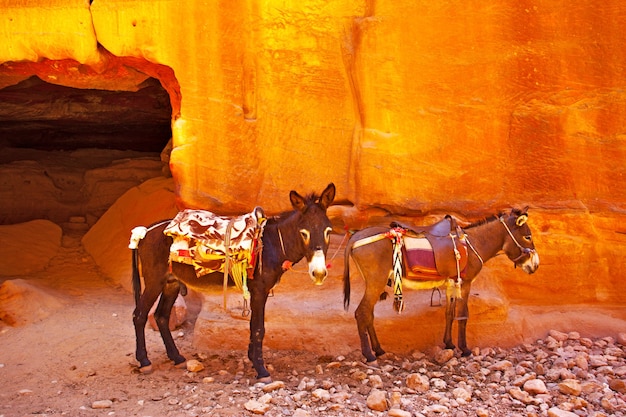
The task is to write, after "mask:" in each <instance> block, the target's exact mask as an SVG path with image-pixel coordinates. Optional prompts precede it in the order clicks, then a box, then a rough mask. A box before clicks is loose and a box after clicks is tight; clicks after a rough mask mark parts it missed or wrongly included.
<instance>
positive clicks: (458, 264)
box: [390, 215, 467, 281]
mask: <svg viewBox="0 0 626 417" xmlns="http://www.w3.org/2000/svg"><path fill="white" fill-rule="evenodd" d="M390 226H391V227H392V228H396V227H399V228H401V229H403V230H404V231H405V232H404V239H403V246H402V250H403V259H404V270H405V275H406V278H408V279H415V280H425V281H430V280H440V279H441V278H458V277H461V278H462V277H464V275H465V267H466V266H467V243H466V240H465V237H464V233H463V231H462V230H461V228H460V227H459V226H458V225H457V223H456V220H455V219H454V218H453V217H452V216H450V215H446V217H444V218H443V219H442V220H440V221H439V222H437V223H435V224H432V225H429V226H420V227H415V226H407V225H403V224H401V223H399V222H392V223H391V225H390ZM457 256H458V259H457Z"/></svg>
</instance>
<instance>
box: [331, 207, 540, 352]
mask: <svg viewBox="0 0 626 417" xmlns="http://www.w3.org/2000/svg"><path fill="white" fill-rule="evenodd" d="M527 220H528V207H526V208H525V209H523V210H516V209H513V210H511V212H510V213H508V214H499V215H497V216H494V217H492V218H489V219H487V220H482V221H479V222H476V223H473V224H471V225H469V226H467V227H466V228H465V229H460V228H459V229H460V230H461V231H462V232H464V234H465V240H466V242H467V246H468V247H469V249H470V250H468V251H467V258H466V259H467V264H466V267H465V271H464V276H463V277H462V279H461V277H460V275H459V277H458V279H459V280H460V283H459V284H460V291H454V290H452V288H451V287H450V286H456V285H457V284H456V282H455V279H457V276H456V275H454V276H443V277H439V278H440V279H438V280H436V281H431V282H419V283H418V282H415V283H416V284H419V285H420V286H419V287H418V286H416V288H419V289H428V288H436V287H439V286H441V285H443V284H447V285H448V286H449V288H448V291H446V294H447V295H446V298H447V301H448V302H447V304H446V313H445V317H446V325H445V333H444V338H443V342H444V344H445V347H446V349H454V348H455V346H454V344H453V343H452V323H453V321H454V320H455V319H456V320H457V321H458V345H459V346H458V347H459V349H460V350H461V352H462V355H463V356H469V355H470V354H471V350H470V349H468V347H467V340H466V326H467V320H468V317H469V311H468V306H467V302H468V298H469V295H470V288H471V285H472V282H473V281H474V279H475V278H476V276H477V275H478V273H479V272H480V271H481V269H482V267H483V265H484V263H485V262H487V261H488V260H489V259H491V258H493V257H494V256H496V255H497V254H498V253H499V252H500V251H503V252H504V253H505V254H506V255H507V257H508V258H509V259H510V260H511V261H512V262H513V264H514V266H515V267H517V266H519V267H521V269H522V270H523V271H524V272H526V273H528V274H532V273H534V272H535V271H536V270H537V268H538V267H539V255H538V254H537V251H536V250H535V245H534V243H533V240H532V235H531V231H530V227H529V226H528V224H527ZM389 230H390V229H389V228H384V227H369V228H365V229H363V230H361V231H358V232H356V233H355V234H354V235H353V236H352V237H351V238H350V240H349V241H348V243H347V246H346V251H345V260H344V275H343V283H344V307H345V309H346V311H347V310H348V307H349V305H350V257H352V259H353V262H354V264H355V265H356V266H357V269H358V270H359V272H360V273H361V275H362V276H363V279H364V280H365V293H364V294H363V298H362V299H361V302H360V303H359V306H358V307H357V309H356V311H355V313H354V316H355V319H356V322H357V328H358V332H359V338H360V341H361V352H362V353H363V356H365V359H366V361H367V362H368V363H375V361H376V358H377V357H378V356H381V355H383V354H384V353H385V351H384V350H383V349H382V348H381V346H380V343H379V341H378V337H377V336H376V330H375V329H374V306H375V304H376V303H377V302H378V301H379V300H383V299H385V298H386V295H387V293H386V292H384V290H385V285H386V284H387V283H388V278H390V277H391V275H392V272H391V269H392V252H393V247H392V245H393V244H392V241H391V239H388V238H386V237H385V236H386V233H387V232H389ZM448 230H449V229H448ZM359 241H361V242H362V244H361V245H359V244H357V245H356V246H355V244H356V243H357V242H359ZM451 259H454V257H451ZM452 262H454V261H452ZM457 268H458V265H454V264H452V265H448V266H447V269H448V270H452V271H455V270H456V269H457ZM437 269H439V265H438V266H437ZM403 282H404V283H405V284H406V286H407V287H410V286H411V281H409V280H408V279H406V278H405V279H404V280H403ZM424 284H426V285H424ZM457 303H458V305H457ZM368 337H369V340H368ZM370 343H371V345H370ZM372 349H373V352H372Z"/></svg>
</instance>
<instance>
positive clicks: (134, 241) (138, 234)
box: [128, 226, 148, 306]
mask: <svg viewBox="0 0 626 417" xmlns="http://www.w3.org/2000/svg"><path fill="white" fill-rule="evenodd" d="M146 233H148V229H147V228H145V227H143V226H138V227H135V228H134V229H133V230H132V231H131V235H130V243H129V244H128V247H129V248H130V249H131V251H132V268H133V274H132V282H133V294H134V296H135V306H137V305H139V297H141V278H140V276H139V250H138V249H137V248H138V247H139V241H140V240H141V239H143V238H144V237H146Z"/></svg>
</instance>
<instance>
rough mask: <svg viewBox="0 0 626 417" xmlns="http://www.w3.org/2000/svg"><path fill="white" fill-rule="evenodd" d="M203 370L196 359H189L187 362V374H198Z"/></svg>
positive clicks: (200, 363)
mask: <svg viewBox="0 0 626 417" xmlns="http://www.w3.org/2000/svg"><path fill="white" fill-rule="evenodd" d="M203 369H204V365H203V364H202V362H200V361H198V360H196V359H190V360H188V361H187V370H188V371H189V372H200V371H202V370H203Z"/></svg>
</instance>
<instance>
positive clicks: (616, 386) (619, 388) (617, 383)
mask: <svg viewBox="0 0 626 417" xmlns="http://www.w3.org/2000/svg"><path fill="white" fill-rule="evenodd" d="M609 388H611V389H612V390H613V391H616V392H619V393H620V394H626V380H623V379H611V380H610V381H609Z"/></svg>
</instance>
